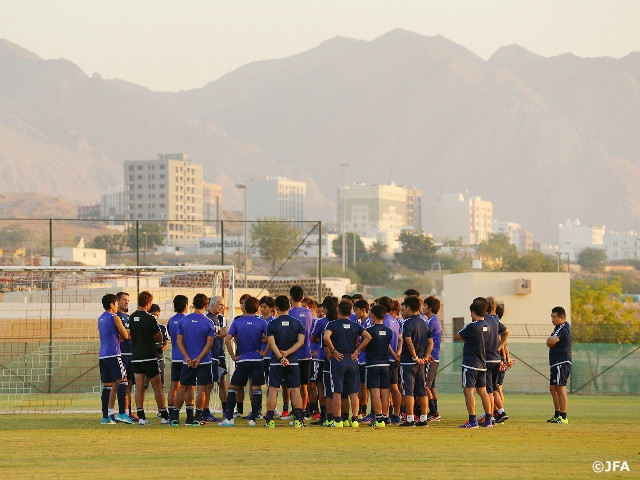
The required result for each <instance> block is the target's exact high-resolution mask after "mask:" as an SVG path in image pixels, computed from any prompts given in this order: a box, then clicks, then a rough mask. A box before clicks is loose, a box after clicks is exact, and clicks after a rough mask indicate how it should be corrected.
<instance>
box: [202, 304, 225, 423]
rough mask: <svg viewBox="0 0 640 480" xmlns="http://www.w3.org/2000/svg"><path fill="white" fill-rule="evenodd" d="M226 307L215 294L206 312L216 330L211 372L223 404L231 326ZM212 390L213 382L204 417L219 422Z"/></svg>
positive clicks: (206, 399) (210, 386) (208, 394)
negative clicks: (229, 325) (226, 338)
mask: <svg viewBox="0 0 640 480" xmlns="http://www.w3.org/2000/svg"><path fill="white" fill-rule="evenodd" d="M224 307H225V300H224V297H222V296H220V295H214V296H213V297H211V298H210V299H209V309H208V310H207V311H206V312H205V315H206V316H207V318H208V319H209V320H211V321H212V322H213V329H214V330H215V332H216V335H215V337H214V339H213V345H212V346H211V362H212V364H211V372H212V374H213V381H214V382H217V383H218V397H219V398H220V404H221V405H224V404H225V403H226V402H227V389H228V388H229V374H228V373H227V358H226V355H225V353H224V337H226V336H227V332H228V331H229V327H227V319H226V318H225V317H224V315H223V313H224ZM212 390H213V384H211V385H207V389H206V395H205V405H204V410H203V412H202V419H203V420H204V421H207V422H214V423H218V422H220V419H219V418H216V417H215V416H214V415H213V414H212V413H211V410H210V408H209V405H210V403H211V392H212Z"/></svg>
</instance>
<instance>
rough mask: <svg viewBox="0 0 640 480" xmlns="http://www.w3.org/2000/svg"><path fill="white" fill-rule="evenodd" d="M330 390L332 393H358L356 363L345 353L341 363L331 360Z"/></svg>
mask: <svg viewBox="0 0 640 480" xmlns="http://www.w3.org/2000/svg"><path fill="white" fill-rule="evenodd" d="M330 368H331V372H330V373H331V384H332V385H331V390H332V391H333V393H342V394H346V395H349V394H352V393H358V392H359V391H360V372H359V369H358V362H356V361H354V360H352V359H351V357H350V356H349V354H347V353H345V354H344V358H343V359H342V361H340V362H339V361H337V360H335V359H331V367H330Z"/></svg>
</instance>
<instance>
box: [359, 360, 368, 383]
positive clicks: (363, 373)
mask: <svg viewBox="0 0 640 480" xmlns="http://www.w3.org/2000/svg"><path fill="white" fill-rule="evenodd" d="M358 370H359V372H360V383H366V382H367V373H366V365H365V364H364V363H359V364H358Z"/></svg>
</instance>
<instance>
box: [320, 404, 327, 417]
mask: <svg viewBox="0 0 640 480" xmlns="http://www.w3.org/2000/svg"><path fill="white" fill-rule="evenodd" d="M320 419H321V420H326V419H327V407H325V406H324V405H320Z"/></svg>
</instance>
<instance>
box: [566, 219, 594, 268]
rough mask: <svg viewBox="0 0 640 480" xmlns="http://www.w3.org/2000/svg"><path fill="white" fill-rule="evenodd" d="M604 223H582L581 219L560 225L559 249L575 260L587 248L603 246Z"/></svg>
mask: <svg viewBox="0 0 640 480" xmlns="http://www.w3.org/2000/svg"><path fill="white" fill-rule="evenodd" d="M604 236H605V226H604V225H582V224H581V223H580V220H578V219H576V220H567V221H566V222H564V223H560V224H559V225H558V251H559V252H560V254H568V255H569V259H570V260H571V261H572V262H575V261H576V259H577V258H578V255H579V254H580V252H581V251H582V250H584V249H585V248H603V245H604Z"/></svg>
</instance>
